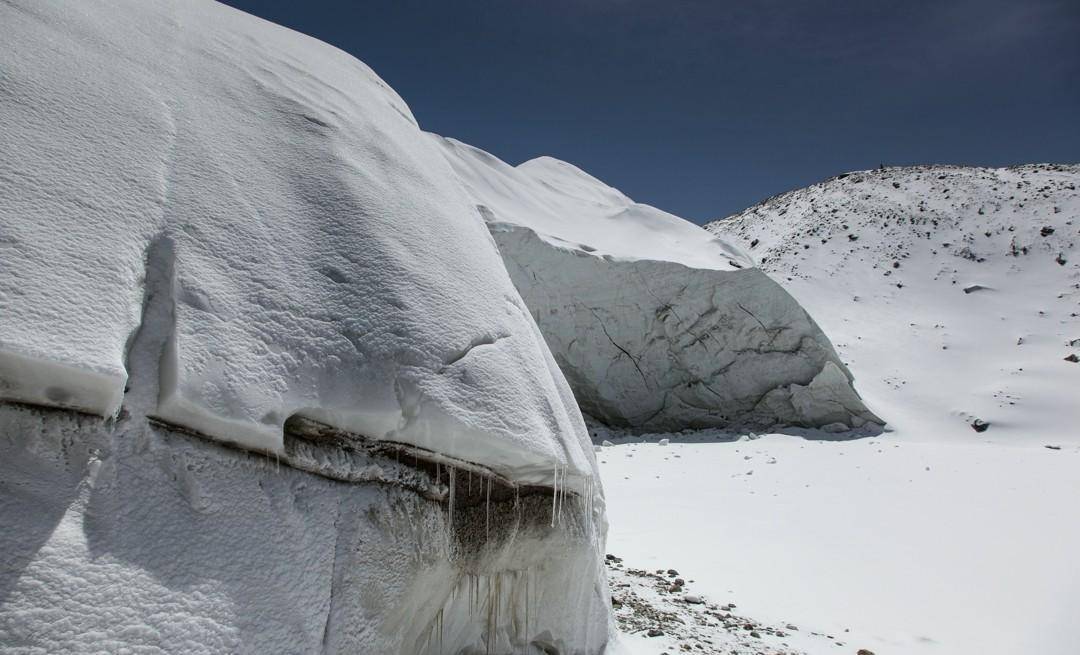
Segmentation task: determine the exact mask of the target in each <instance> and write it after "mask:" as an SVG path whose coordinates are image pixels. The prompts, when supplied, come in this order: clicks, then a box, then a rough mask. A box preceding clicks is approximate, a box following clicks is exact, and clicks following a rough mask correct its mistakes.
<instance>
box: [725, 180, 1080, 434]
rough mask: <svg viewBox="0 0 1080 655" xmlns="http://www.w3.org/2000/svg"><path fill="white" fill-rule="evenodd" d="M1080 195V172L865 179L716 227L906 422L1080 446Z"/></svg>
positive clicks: (791, 197) (774, 203)
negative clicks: (800, 307) (770, 278)
mask: <svg viewBox="0 0 1080 655" xmlns="http://www.w3.org/2000/svg"><path fill="white" fill-rule="evenodd" d="M1078 187H1080V166H1075V165H1071V166H1070V165H1031V166H1021V167H1017V168H1004V169H987V168H963V167H951V166H927V167H914V168H887V169H884V170H873V171H860V172H853V173H850V174H847V175H841V176H838V177H836V178H833V179H830V180H828V181H825V182H822V183H820V184H817V185H814V186H811V187H808V188H805V189H799V190H797V191H792V192H789V193H785V194H783V195H780V196H776V197H774V198H770V199H769V200H766V201H765V202H763V203H761V204H759V205H757V206H755V207H752V208H750V209H748V210H746V211H744V212H742V213H741V214H738V215H736V216H732V217H729V218H726V219H723V220H720V221H716V222H713V223H711V224H709V225H708V229H709V230H710V231H711V232H713V233H714V234H718V235H723V236H725V237H728V238H734V239H737V240H738V242H739V243H740V244H741V245H743V246H744V247H746V248H747V249H749V251H750V252H751V253H753V255H754V256H755V258H756V259H757V261H758V262H759V265H760V266H761V268H762V269H763V270H765V271H767V272H768V273H769V274H770V275H772V276H773V277H774V278H775V279H776V280H778V281H780V282H781V283H783V284H784V285H785V288H787V289H788V290H789V291H790V292H791V293H792V295H794V296H795V297H796V298H797V299H798V300H799V302H800V303H802V304H803V306H805V307H806V308H807V310H808V311H809V312H810V313H811V314H812V315H813V316H815V318H817V320H818V321H819V323H820V324H821V325H822V327H823V328H824V330H825V332H826V333H827V334H829V335H830V337H832V339H833V340H834V343H835V344H836V346H837V348H838V350H839V352H840V354H841V356H842V358H843V359H844V361H845V362H846V363H847V364H848V366H849V367H850V368H851V369H852V371H853V372H854V373H855V375H856V377H857V378H858V380H859V382H860V391H861V392H862V393H863V395H864V397H866V398H867V399H868V401H869V403H870V405H871V406H872V407H874V408H875V410H876V411H878V412H879V413H881V414H882V415H883V416H886V417H887V418H888V421H889V422H890V423H892V424H893V425H895V426H897V427H903V428H913V429H915V431H916V432H921V433H925V434H928V435H929V434H933V435H956V436H957V437H962V438H969V439H970V438H974V437H976V436H977V437H978V438H979V439H991V440H994V441H1001V440H1004V441H1008V442H1016V441H1031V440H1034V441H1040V440H1041V441H1046V442H1047V443H1050V444H1051V445H1052V444H1054V443H1057V442H1058V441H1060V440H1062V439H1067V440H1073V439H1075V438H1076V437H1080V429H1078V426H1080V403H1078V402H1077V399H1078V396H1077V390H1078V389H1080V365H1078V364H1077V363H1076V362H1075V361H1072V360H1074V359H1076V358H1077V357H1078V356H1080V188H1078ZM986 426H988V427H986ZM973 428H976V429H978V430H982V429H985V430H986V431H985V432H976V431H975V430H973ZM935 438H936V437H935Z"/></svg>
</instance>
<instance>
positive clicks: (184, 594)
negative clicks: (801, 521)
mask: <svg viewBox="0 0 1080 655" xmlns="http://www.w3.org/2000/svg"><path fill="white" fill-rule="evenodd" d="M0 99H2V100H0V451H2V455H0V524H2V525H3V526H4V528H3V530H2V531H0V562H2V564H3V566H2V568H0V643H3V644H4V646H5V648H9V649H14V650H13V651H9V652H83V651H87V652H88V651H100V650H110V651H123V650H128V649H131V650H140V649H149V650H157V651H167V652H184V653H192V652H252V653H263V652H316V651H325V652H369V653H375V652H378V653H394V652H397V653H416V652H433V653H434V652H461V651H471V652H475V651H478V650H489V651H491V652H510V651H514V652H520V651H523V650H524V651H528V652H563V653H571V652H574V653H576V652H598V651H600V650H601V649H602V648H603V647H604V644H605V643H606V641H607V638H608V602H607V591H606V586H605V583H604V580H603V573H602V570H601V569H602V567H600V566H599V558H600V557H601V556H602V552H603V551H602V547H603V539H604V529H605V527H604V518H603V502H602V495H601V493H600V487H599V484H597V483H595V482H594V481H595V475H596V473H595V460H594V458H593V455H592V448H591V445H590V444H589V442H588V438H587V434H586V432H585V428H584V424H583V422H582V418H581V415H580V413H579V411H578V408H577V406H576V404H575V401H574V398H573V396H572V394H571V391H570V389H569V387H568V386H567V384H566V382H565V380H564V378H563V375H562V374H561V373H560V371H559V369H558V367H557V366H556V364H555V362H554V360H553V358H552V356H551V354H550V352H549V350H548V348H547V346H546V345H545V343H544V340H543V337H542V336H541V334H540V333H539V332H538V330H537V327H536V325H535V323H534V321H533V319H532V318H531V317H530V315H529V311H528V309H527V307H526V306H525V304H524V303H523V302H522V300H521V298H520V296H519V294H518V293H517V291H515V289H514V287H513V285H512V283H511V281H510V279H509V277H508V276H507V273H506V271H505V268H504V266H503V263H502V261H501V259H500V257H499V255H498V253H497V252H496V249H495V247H494V245H493V244H492V241H491V237H490V235H489V233H488V231H487V229H486V228H485V225H484V223H483V221H482V220H481V218H480V217H479V215H478V214H477V212H476V209H475V207H474V203H473V202H472V201H471V200H470V199H469V198H468V197H467V196H466V194H465V193H464V192H463V191H462V189H461V187H460V185H459V183H458V180H457V178H456V176H455V174H454V173H453V171H452V170H451V168H450V167H449V165H448V164H447V163H446V161H445V159H444V158H443V157H442V156H441V154H440V152H439V149H438V147H437V146H436V145H435V144H433V143H432V142H431V140H430V138H429V137H428V136H427V135H425V134H423V133H422V132H421V131H420V130H419V128H418V127H417V124H416V121H415V120H414V118H413V117H412V115H411V113H410V111H409V109H408V107H407V106H406V105H405V103H404V102H403V101H402V100H401V98H399V97H398V96H397V95H396V94H395V93H394V92H393V91H392V90H391V89H390V88H389V87H388V86H387V85H386V84H385V83H384V82H383V81H382V80H380V79H379V78H378V77H377V76H376V75H375V74H374V73H373V72H372V71H371V70H370V69H368V68H367V67H366V66H364V65H363V64H362V63H360V62H358V61H356V60H355V59H353V58H352V57H350V56H348V55H346V54H344V53H342V52H340V51H338V50H336V49H334V48H332V47H329V46H327V45H325V44H322V43H320V42H317V41H315V40H313V39H310V38H307V37H304V36H302V35H300V34H297V33H294V32H291V31H289V30H287V29H283V28H280V27H277V26H275V25H272V24H270V23H266V22H264V21H261V20H258V19H255V18H253V17H250V16H248V15H245V14H243V13H241V12H238V11H235V10H232V9H230V8H227V7H225V6H222V5H219V4H217V3H213V2H208V1H203V0H193V1H189V2H155V3H147V2H138V1H134V0H101V1H95V2H79V3H65V2H37V1H31V0H15V1H13V2H5V3H2V4H0Z"/></svg>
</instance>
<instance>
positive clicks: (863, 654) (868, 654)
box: [855, 648, 874, 655]
mask: <svg viewBox="0 0 1080 655" xmlns="http://www.w3.org/2000/svg"><path fill="white" fill-rule="evenodd" d="M855 655H874V651H872V650H866V649H865V648H860V649H859V652H857V653H855Z"/></svg>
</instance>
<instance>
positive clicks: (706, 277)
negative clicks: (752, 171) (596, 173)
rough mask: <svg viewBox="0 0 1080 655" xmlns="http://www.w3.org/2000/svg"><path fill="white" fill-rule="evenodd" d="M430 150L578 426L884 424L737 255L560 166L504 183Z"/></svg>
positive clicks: (781, 294)
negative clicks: (488, 249) (458, 187)
mask: <svg viewBox="0 0 1080 655" xmlns="http://www.w3.org/2000/svg"><path fill="white" fill-rule="evenodd" d="M432 138H433V140H435V141H436V142H437V143H439V145H440V146H441V147H442V150H443V152H444V154H445V156H446V159H447V161H449V162H450V164H451V166H452V167H453V169H454V171H455V172H456V173H457V175H458V177H459V179H460V180H461V182H462V185H463V186H464V187H465V188H466V189H467V190H468V193H469V195H470V197H471V198H472V200H473V202H474V203H475V204H476V205H477V210H478V211H479V212H480V214H481V215H483V217H484V219H485V220H486V221H487V223H488V227H489V229H490V230H491V233H492V235H493V236H494V237H495V240H496V242H497V243H498V246H499V251H500V252H501V254H502V256H503V260H504V261H505V262H506V267H507V269H508V270H509V272H510V277H511V278H512V279H513V281H514V284H515V285H516V286H517V289H518V291H519V292H520V293H521V295H522V297H523V298H524V300H525V304H526V305H527V306H528V307H529V309H530V310H531V311H532V314H533V318H535V319H536V323H537V324H538V325H539V326H540V330H541V331H542V332H543V334H544V337H545V338H546V340H547V343H548V345H549V346H550V347H551V350H552V352H553V353H554V355H555V359H556V361H557V362H558V363H559V366H560V367H561V368H562V370H563V373H565V374H566V377H567V380H568V381H569V382H570V385H571V387H572V388H573V390H574V394H575V396H576V397H577V400H578V402H579V403H580V406H581V409H582V411H583V412H585V413H586V414H589V415H591V416H592V417H593V418H595V419H597V420H599V421H601V422H604V423H607V424H609V425H615V426H620V427H629V428H634V429H640V430H680V429H684V428H691V427H723V426H741V427H772V426H776V425H777V424H781V425H796V426H806V427H825V426H829V427H830V428H831V429H847V428H859V427H863V426H867V425H868V424H871V423H872V424H878V423H880V422H881V419H879V418H877V417H876V416H875V415H874V414H872V413H871V412H870V411H869V410H868V409H867V408H866V407H865V405H864V404H863V402H862V400H861V399H860V397H859V395H858V394H857V393H856V392H855V390H854V388H853V387H852V378H851V374H850V373H849V372H848V371H847V368H846V367H845V366H844V364H843V362H841V361H840V359H839V357H838V356H837V354H836V352H835V351H834V349H833V346H832V344H831V343H830V342H829V339H828V338H827V337H826V336H825V334H823V333H822V331H821V330H820V329H819V328H818V326H817V324H816V323H815V322H814V320H813V319H812V318H811V317H810V316H809V315H808V314H807V313H806V311H804V310H803V308H802V307H801V306H800V305H799V304H798V303H797V302H796V301H795V300H794V299H793V298H792V297H791V296H790V295H788V293H787V292H785V291H784V290H783V289H782V288H781V287H780V286H779V285H778V284H777V283H775V282H774V281H772V280H771V279H770V278H768V277H767V276H766V275H765V274H764V273H763V272H762V271H761V270H759V269H758V268H756V266H755V264H754V262H753V260H752V259H751V258H750V257H749V256H747V255H746V254H745V253H744V252H743V251H741V250H740V249H738V248H737V247H735V246H733V245H730V244H729V243H728V242H727V241H724V240H722V239H721V238H719V237H717V236H715V235H711V234H709V233H708V232H706V231H704V230H702V229H701V228H699V227H697V226H695V225H693V224H691V223H689V222H687V221H685V220H683V219H681V218H678V217H676V216H673V215H671V214H668V213H665V212H663V211H660V210H658V209H655V208H653V207H649V206H647V205H643V204H640V203H636V202H634V201H632V200H631V199H629V198H627V197H626V196H625V195H623V194H622V193H620V192H619V191H617V190H616V189H613V188H611V187H609V186H607V185H606V184H604V183H603V182H600V181H599V180H597V179H596V178H593V177H591V176H590V175H588V174H586V173H584V172H583V171H581V170H580V169H578V168H576V167H575V166H573V165H571V164H568V163H566V162H562V161H558V160H555V159H551V158H549V157H541V158H538V159H534V160H531V161H527V162H525V163H523V164H521V165H519V166H517V167H513V166H510V165H508V164H506V163H504V162H502V161H500V160H499V159H497V158H496V157H493V156H492V155H490V154H488V153H485V152H483V151H481V150H478V149H476V148H473V147H471V146H468V145H465V144H463V143H460V142H457V141H454V140H452V139H444V138H441V137H434V136H433V137H432ZM841 424H842V425H841ZM868 427H871V426H868Z"/></svg>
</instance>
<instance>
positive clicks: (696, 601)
mask: <svg viewBox="0 0 1080 655" xmlns="http://www.w3.org/2000/svg"><path fill="white" fill-rule="evenodd" d="M683 602H686V603H690V604H691V605H702V604H704V603H705V601H704V600H702V599H701V596H695V595H694V594H686V595H685V596H683Z"/></svg>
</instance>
